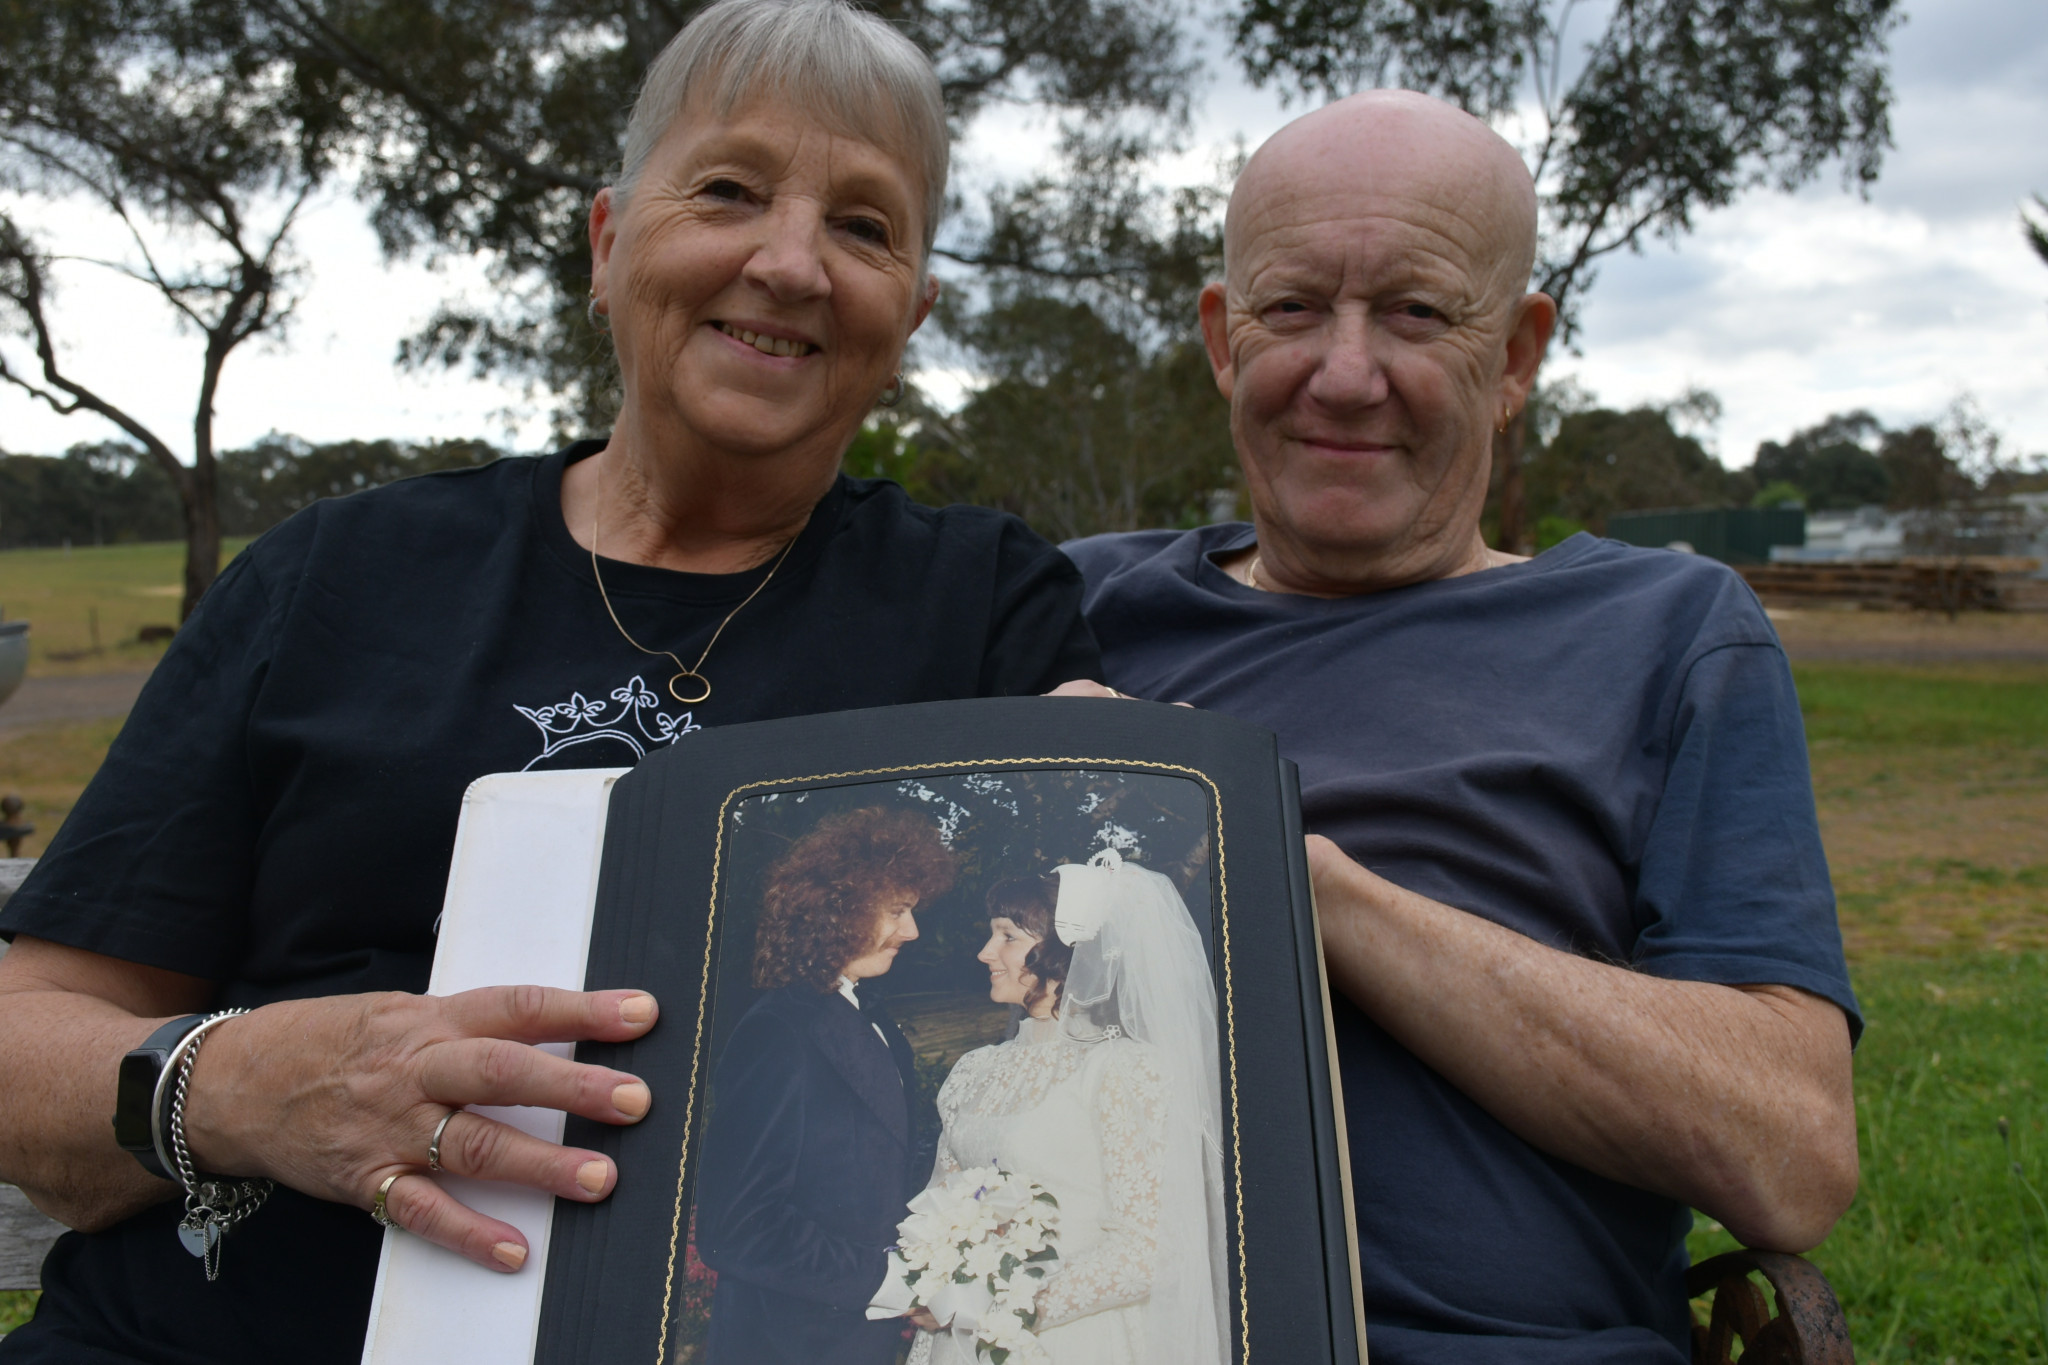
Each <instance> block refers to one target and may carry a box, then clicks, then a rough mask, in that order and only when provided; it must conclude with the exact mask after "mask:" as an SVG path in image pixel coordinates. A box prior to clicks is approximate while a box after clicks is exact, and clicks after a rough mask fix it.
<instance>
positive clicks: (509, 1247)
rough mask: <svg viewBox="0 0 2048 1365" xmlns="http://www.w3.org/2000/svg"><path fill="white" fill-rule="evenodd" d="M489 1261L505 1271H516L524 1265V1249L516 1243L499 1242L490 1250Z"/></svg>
mask: <svg viewBox="0 0 2048 1365" xmlns="http://www.w3.org/2000/svg"><path fill="white" fill-rule="evenodd" d="M491 1259H493V1260H495V1261H496V1262H497V1263H498V1264H499V1265H501V1266H503V1267H505V1269H507V1270H517V1269H519V1267H521V1266H523V1265H525V1264H526V1248H525V1247H523V1246H521V1245H519V1243H517V1242H500V1243H498V1244H497V1245H496V1246H494V1247H492V1248H491Z"/></svg>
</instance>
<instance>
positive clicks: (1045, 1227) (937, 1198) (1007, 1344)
mask: <svg viewBox="0 0 2048 1365" xmlns="http://www.w3.org/2000/svg"><path fill="white" fill-rule="evenodd" d="M1058 1224H1059V1201H1058V1200H1057V1199H1055V1198H1053V1196H1052V1193H1051V1191H1049V1190H1047V1189H1046V1188H1045V1187H1044V1186H1043V1185H1040V1184H1038V1183H1037V1182H1036V1181H1033V1180H1029V1179H1026V1178H1025V1177H1023V1176H1020V1175H1013V1174H1011V1173H1010V1172H1008V1171H1005V1170H1002V1169H1000V1168H998V1167H995V1166H978V1167H976V1168H975V1169H973V1170H968V1171H956V1172H954V1173H953V1174H952V1175H950V1176H947V1177H946V1179H945V1181H944V1182H943V1183H941V1184H938V1185H934V1186H931V1187H929V1188H928V1189H926V1190H925V1191H924V1192H923V1193H921V1194H919V1195H918V1196H917V1197H916V1198H915V1199H913V1200H911V1201H910V1216H909V1217H908V1218H906V1219H904V1220H903V1222H902V1223H901V1224H899V1225H898V1227H897V1229H896V1232H897V1235H898V1237H899V1238H900V1239H901V1240H900V1241H898V1242H897V1244H896V1245H895V1246H894V1247H892V1248H891V1249H890V1251H889V1274H888V1277H887V1278H886V1279H884V1280H883V1281H882V1288H881V1290H880V1291H879V1292H877V1293H876V1295H875V1297H874V1300H873V1302H871V1303H870V1304H869V1305H868V1316H869V1317H870V1318H894V1317H902V1316H903V1315H904V1314H906V1313H908V1312H910V1311H911V1310H912V1309H914V1308H922V1309H924V1310H925V1311H926V1312H928V1313H930V1314H931V1315H932V1317H933V1318H935V1319H936V1320H937V1321H938V1322H939V1324H940V1325H941V1326H942V1327H945V1328H947V1329H949V1330H950V1331H951V1332H952V1333H953V1334H954V1335H955V1336H956V1337H964V1338H967V1339H968V1340H971V1341H972V1342H973V1343H974V1348H975V1351H976V1353H977V1355H979V1356H980V1357H981V1358H982V1359H985V1360H987V1361H989V1362H990V1363H991V1365H1011V1357H1012V1356H1014V1357H1016V1360H1015V1365H1041V1363H1042V1362H1044V1361H1046V1360H1048V1359H1049V1357H1048V1356H1047V1355H1046V1353H1045V1349H1044V1348H1043V1347H1042V1346H1040V1345H1039V1344H1038V1337H1037V1335H1036V1334H1035V1333H1034V1332H1033V1331H1032V1328H1034V1327H1036V1326H1037V1325H1038V1310H1037V1309H1036V1307H1035V1306H1034V1303H1033V1301H1034V1300H1035V1299H1036V1298H1037V1296H1038V1290H1039V1286H1040V1285H1042V1284H1044V1282H1045V1275H1046V1271H1047V1269H1048V1267H1050V1266H1051V1265H1052V1263H1053V1262H1055V1261H1057V1260H1058V1259H1059V1251H1058V1249H1057V1248H1056V1247H1055V1246H1054V1243H1055V1242H1056V1241H1057V1240H1058V1239H1059V1226H1058ZM965 1344H966V1342H965V1341H963V1342H962V1345H965Z"/></svg>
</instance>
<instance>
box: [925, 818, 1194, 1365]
mask: <svg viewBox="0 0 2048 1365" xmlns="http://www.w3.org/2000/svg"><path fill="white" fill-rule="evenodd" d="M989 912H990V919H989V929H990V933H989V940H988V944H987V946H985V947H984V948H983V949H982V950H981V953H980V954H979V958H980V961H982V962H983V963H984V964H986V965H987V967H988V970H989V996H990V998H991V999H994V1000H998V1001H1003V1002H1006V1003H1009V1004H1014V1005H1021V1006H1022V1007H1023V1008H1024V1011H1025V1017H1024V1019H1023V1020H1022V1021H1021V1022H1020V1024H1019V1026H1018V1030H1017V1033H1016V1036H1014V1037H1012V1038H1011V1039H1009V1040H1008V1041H1007V1042H1003V1043H1000V1044H997V1045H996V1046H994V1047H984V1048H977V1049H976V1050H975V1051H973V1052H970V1053H968V1054H967V1055H966V1056H964V1057H962V1058H961V1059H960V1061H959V1063H958V1064H957V1065H955V1066H954V1068H953V1070H952V1072H951V1074H950V1075H948V1076H947V1078H946V1083H945V1085H944V1086H943V1087H942V1088H941V1089H940V1091H939V1099H938V1106H939V1115H940V1118H941V1120H942V1121H943V1123H944V1129H943V1131H942V1133H941V1135H940V1138H939V1152H938V1161H937V1163H936V1167H935V1169H934V1171H933V1174H932V1183H933V1184H938V1183H940V1182H942V1181H943V1180H945V1178H946V1177H947V1176H948V1175H951V1174H953V1173H954V1172H956V1171H960V1170H963V1169H968V1168H972V1167H975V1166H987V1165H994V1166H998V1167H1001V1168H1002V1169H1003V1170H1006V1171H1010V1172H1013V1173H1015V1174H1020V1175H1024V1176H1028V1177H1030V1178H1031V1179H1033V1180H1035V1181H1037V1182H1038V1183H1039V1184H1041V1185H1043V1186H1044V1187H1045V1188H1046V1189H1047V1190H1049V1191H1051V1192H1052V1194H1053V1195H1054V1197H1055V1198H1057V1199H1058V1200H1059V1221H1058V1231H1059V1240H1058V1250H1059V1260H1058V1261H1057V1262H1056V1263H1055V1265H1054V1268H1053V1270H1052V1272H1051V1273H1050V1274H1049V1275H1048V1276H1047V1277H1046V1280H1045V1285H1044V1287H1043V1288H1042V1289H1040V1290H1039V1292H1038V1295H1037V1301H1036V1308H1037V1313H1038V1323H1037V1327H1036V1329H1035V1330H1036V1332H1037V1335H1038V1339H1039V1344H1040V1345H1042V1346H1043V1347H1044V1348H1045V1350H1046V1352H1047V1353H1048V1354H1049V1355H1050V1356H1051V1358H1052V1360H1053V1361H1054V1362H1055V1365H1224V1363H1225V1362H1226V1361H1227V1360H1228V1358H1229V1356H1228V1352H1227V1350H1226V1349H1225V1346H1224V1339H1225V1336H1226V1331H1227V1328H1226V1313H1225V1302H1226V1282H1225V1274H1224V1255H1223V1213H1222V1177H1221V1170H1222V1165H1221V1145H1220V1141H1219V1134H1220V1131H1221V1124H1222V1106H1221V1102H1220V1084H1219V1077H1218V1072H1217V1065H1216V993H1215V986H1214V984H1213V980H1212V978H1211V976H1210V973H1209V964H1208V957H1207V954H1206V953H1205V952H1204V951H1203V948H1202V940H1201V936H1200V934H1199V933H1198V932H1197V930H1196V929H1195V926H1194V922H1193V920H1192V919H1191V918H1190V917H1189V915H1188V912H1187V907H1186V905H1185V904H1184V903H1183V902H1182V901H1181V898H1180V894H1179V892H1178V891H1176V890H1175V889H1174V886H1173V883H1172V882H1170V881H1169V880H1167V879H1166V878H1165V877H1162V876H1160V875H1159V874H1158V873H1156V872H1151V871H1148V870H1146V869H1144V868H1141V867H1137V866H1135V865H1126V864H1123V863H1122V862H1121V860H1120V859H1118V858H1117V855H1116V854H1115V853H1113V852H1112V853H1106V854H1098V855H1097V856H1096V858H1095V859H1094V860H1092V861H1091V862H1090V863H1089V864H1087V865H1072V864H1068V865H1063V866H1061V867H1058V868H1056V869H1054V871H1053V872H1052V873H1049V874H1047V875H1045V876H1043V877H1025V878H1016V879H1012V880H1010V881H1007V882H1003V883H1000V884H998V885H997V886H996V887H995V888H994V889H993V890H992V891H991V892H990V894H989ZM921 1316H922V1315H921ZM925 1321H926V1324H927V1325H931V1324H930V1322H929V1319H928V1318H927V1319H925ZM975 1360H976V1352H975V1345H974V1339H973V1337H972V1335H971V1334H967V1333H956V1332H953V1331H949V1330H945V1329H943V1328H941V1329H940V1330H939V1331H936V1332H933V1331H920V1332H919V1333H918V1336H917V1340H916V1343H915V1344H914V1346H913V1347H912V1350H911V1354H910V1365H974V1362H975Z"/></svg>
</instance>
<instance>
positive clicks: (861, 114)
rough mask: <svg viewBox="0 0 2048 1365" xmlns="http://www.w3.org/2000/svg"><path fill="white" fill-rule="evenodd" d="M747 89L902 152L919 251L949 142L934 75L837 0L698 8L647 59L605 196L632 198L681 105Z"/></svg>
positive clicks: (938, 195) (881, 28)
mask: <svg viewBox="0 0 2048 1365" xmlns="http://www.w3.org/2000/svg"><path fill="white" fill-rule="evenodd" d="M759 96H768V97H772V98H775V99H778V100H782V101H785V102H788V103H790V104H793V105H795V106H796V107H798V108H800V109H804V110H806V111H808V112H810V113H813V114H815V115H817V116H819V117H820V118H822V119H823V120H825V121H826V122H827V123H829V124H830V125H831V126H832V127H833V129H834V131H836V132H840V133H843V134H846V135H848V136H851V137H858V138H860V139H862V140H864V141H867V142H872V143H875V144H876V145H878V146H882V147H887V148H890V149H891V150H893V151H896V152H898V153H899V154H900V155H902V156H903V158H904V160H905V161H907V162H908V163H909V166H910V169H911V170H912V171H913V172H914V173H915V174H916V175H917V176H919V177H920V178H921V179H922V180H923V181H924V259H925V260H929V259H930V257H931V250H932V241H933V239H934V238H935V237H936V236H937V234H938V230H939V217H940V215H941V214H942V213H943V212H944V209H945V203H946V172H947V166H948V161H949V156H950V150H951V142H952V139H951V137H950V136H949V133H948V129H947V127H946V105H945V100H944V97H943V96H942V95H941V93H940V91H939V78H938V74H937V73H936V72H934V71H933V70H932V64H931V62H930V61H929V60H927V59H926V57H925V55H924V53H922V52H920V51H918V49H917V45H916V44H915V43H913V42H911V41H910V40H909V39H908V38H906V37H904V36H903V35H902V34H901V33H899V32H897V31H896V30H895V29H894V28H892V27H891V26H890V25H889V23H888V22H887V21H886V20H884V19H882V18H880V17H879V16H877V15H874V14H870V13H868V12H867V11H865V10H860V9H856V8H855V7H854V6H853V5H851V4H848V3H847V0H718V3H716V4H714V5H710V6H708V7H707V8H705V9H704V10H702V11H700V12H699V13H698V15H697V17H696V18H694V19H692V20H691V21H690V22H689V23H688V24H687V25H685V26H684V28H683V31H682V32H681V33H678V34H677V35H676V36H675V37H674V38H673V39H672V40H671V41H670V42H669V45H668V46H667V47H665V48H663V49H662V52H661V55H660V56H659V57H656V58H655V59H654V63H653V65H651V66H649V67H648V68H647V79H646V81H645V82H643V83H642V85H641V87H640V98H639V99H637V100H636V101H634V103H633V116H632V118H631V119H630V120H629V121H628V122H627V124H626V145H625V152H624V159H623V163H622V164H621V166H620V168H619V174H618V178H617V179H616V180H614V181H613V182H612V195H613V197H614V198H616V199H618V200H619V201H621V206H623V204H624V201H625V200H627V199H630V198H631V197H632V194H633V189H634V187H635V185H637V184H638V182H639V179H640V172H641V171H642V170H644V169H645V168H646V165H647V159H648V158H649V157H650V156H652V155H653V154H654V148H655V146H656V145H657V144H658V143H659V142H660V141H661V139H662V138H663V137H664V136H665V135H666V134H667V133H668V130H669V128H670V127H671V126H672V125H673V124H674V123H675V121H676V119H677V117H678V116H679V115H681V113H682V112H683V109H684V107H685V106H686V105H689V104H692V103H698V104H699V105H700V107H702V108H703V109H704V110H705V111H706V112H708V113H709V114H710V115H711V116H712V117H714V118H724V117H726V116H727V115H729V114H730V113H732V111H733V110H734V109H736V108H738V107H739V106H740V105H742V104H744V103H746V102H747V101H748V100H751V99H754V98H756V97H759Z"/></svg>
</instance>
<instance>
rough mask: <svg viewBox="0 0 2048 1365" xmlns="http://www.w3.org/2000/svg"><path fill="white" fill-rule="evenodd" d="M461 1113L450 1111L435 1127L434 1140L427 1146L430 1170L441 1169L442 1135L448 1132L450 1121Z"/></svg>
mask: <svg viewBox="0 0 2048 1365" xmlns="http://www.w3.org/2000/svg"><path fill="white" fill-rule="evenodd" d="M461 1112H462V1111H461V1110H460V1109H450V1110H449V1111H448V1112H447V1113H445V1114H443V1115H442V1116H441V1121H440V1122H439V1123H437V1124H435V1125H434V1140H433V1141H432V1142H429V1143H428V1144H427V1169H428V1170H430V1171H438V1170H440V1169H441V1134H443V1133H445V1132H447V1131H448V1120H450V1119H452V1118H454V1117H455V1116H456V1115H457V1114H459V1113H461Z"/></svg>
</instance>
